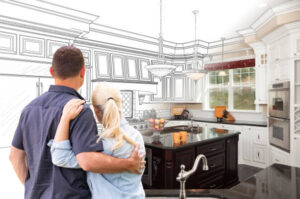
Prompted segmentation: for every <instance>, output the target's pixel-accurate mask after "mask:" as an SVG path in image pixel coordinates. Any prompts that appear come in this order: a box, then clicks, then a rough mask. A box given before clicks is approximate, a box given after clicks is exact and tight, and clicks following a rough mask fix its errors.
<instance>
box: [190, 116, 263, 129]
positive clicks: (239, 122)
mask: <svg viewBox="0 0 300 199" xmlns="http://www.w3.org/2000/svg"><path fill="white" fill-rule="evenodd" d="M193 120H194V121H197V122H208V123H217V124H232V125H246V126H259V127H267V126H268V125H267V122H264V121H262V122H253V121H242V120H236V121H234V122H231V121H225V120H223V121H222V122H217V119H216V118H194V119H193Z"/></svg>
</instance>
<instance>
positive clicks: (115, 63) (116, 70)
mask: <svg viewBox="0 0 300 199" xmlns="http://www.w3.org/2000/svg"><path fill="white" fill-rule="evenodd" d="M112 69H113V73H112V74H113V78H114V79H125V74H126V71H125V62H124V57H123V56H121V55H112Z"/></svg>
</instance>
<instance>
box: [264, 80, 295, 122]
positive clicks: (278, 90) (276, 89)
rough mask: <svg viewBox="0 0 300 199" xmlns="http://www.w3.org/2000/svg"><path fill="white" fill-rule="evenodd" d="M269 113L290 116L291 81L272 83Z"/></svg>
mask: <svg viewBox="0 0 300 199" xmlns="http://www.w3.org/2000/svg"><path fill="white" fill-rule="evenodd" d="M269 115H270V116H272V117H278V118H285V119H289V118H290V82H282V83H276V84H271V85H270V88H269Z"/></svg>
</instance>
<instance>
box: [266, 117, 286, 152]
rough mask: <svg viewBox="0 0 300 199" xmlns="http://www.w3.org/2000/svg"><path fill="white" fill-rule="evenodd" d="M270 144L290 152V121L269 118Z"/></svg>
mask: <svg viewBox="0 0 300 199" xmlns="http://www.w3.org/2000/svg"><path fill="white" fill-rule="evenodd" d="M269 126H270V127H269V140H270V144H271V145H274V146H276V147H279V148H281V149H283V150H285V151H290V120H289V119H282V118H276V117H269Z"/></svg>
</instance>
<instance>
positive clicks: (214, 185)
mask: <svg viewBox="0 0 300 199" xmlns="http://www.w3.org/2000/svg"><path fill="white" fill-rule="evenodd" d="M216 186H217V185H216V184H213V185H210V186H209V188H211V189H213V188H215V187H216Z"/></svg>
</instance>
